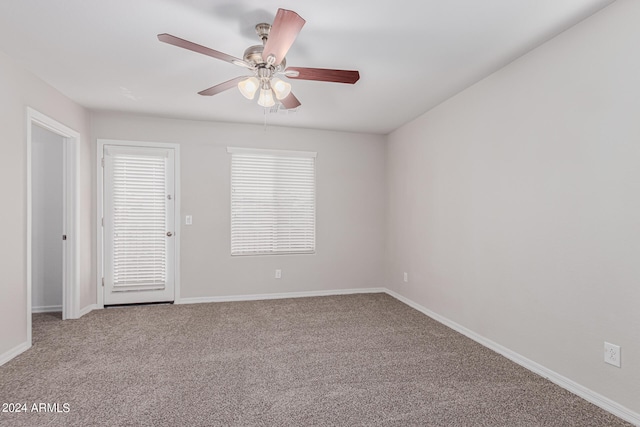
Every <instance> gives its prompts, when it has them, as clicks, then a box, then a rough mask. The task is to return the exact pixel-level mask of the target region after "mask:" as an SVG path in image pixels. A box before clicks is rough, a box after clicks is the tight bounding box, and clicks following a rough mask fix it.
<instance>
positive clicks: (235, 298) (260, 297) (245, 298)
mask: <svg viewBox="0 0 640 427" xmlns="http://www.w3.org/2000/svg"><path fill="white" fill-rule="evenodd" d="M385 292H387V289H385V288H356V289H333V290H328V291H307V292H281V293H272V294H253V295H228V296H220V297H195V298H180V300H178V301H176V302H175V304H200V303H207V302H231V301H259V300H268V299H287V298H306V297H324V296H331V295H350V294H380V293H385Z"/></svg>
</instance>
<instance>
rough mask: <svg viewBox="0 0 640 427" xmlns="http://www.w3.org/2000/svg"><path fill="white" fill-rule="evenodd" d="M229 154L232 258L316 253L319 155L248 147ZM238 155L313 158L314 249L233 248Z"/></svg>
mask: <svg viewBox="0 0 640 427" xmlns="http://www.w3.org/2000/svg"><path fill="white" fill-rule="evenodd" d="M227 153H229V154H230V155H231V156H230V162H229V213H230V218H229V226H230V227H229V228H230V230H229V239H230V240H229V249H230V254H231V256H232V257H244V256H265V255H310V254H315V253H316V244H317V242H316V237H317V234H316V231H317V230H316V228H317V181H316V177H317V164H316V158H317V153H316V152H314V151H292V150H277V149H261V148H246V147H227ZM234 155H238V156H242V155H248V156H264V157H271V158H274V157H275V158H280V159H286V158H311V159H313V163H312V165H313V166H312V167H313V181H312V184H313V185H312V189H313V199H312V203H313V205H312V207H313V226H312V233H313V237H312V238H311V243H312V247H311V248H310V249H305V250H286V251H266V250H264V251H262V250H257V251H251V252H249V251H237V250H236V251H235V252H234V246H233V240H234V237H233V232H234V230H233V227H232V223H233V218H234V200H233V174H234V169H233V156H234Z"/></svg>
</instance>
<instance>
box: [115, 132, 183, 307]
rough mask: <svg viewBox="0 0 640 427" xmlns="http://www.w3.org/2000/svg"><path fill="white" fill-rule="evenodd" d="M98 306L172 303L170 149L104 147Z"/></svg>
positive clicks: (172, 183) (173, 242) (172, 190)
mask: <svg viewBox="0 0 640 427" xmlns="http://www.w3.org/2000/svg"><path fill="white" fill-rule="evenodd" d="M103 155H104V181H103V182H104V204H103V206H104V212H103V214H104V228H103V230H104V240H103V241H104V304H105V305H110V304H131V303H141V302H162V301H173V300H174V282H175V273H174V272H175V239H176V237H175V229H174V227H175V220H174V209H175V207H174V199H175V188H174V150H173V149H168V148H148V147H127V146H116V145H105V146H104V153H103Z"/></svg>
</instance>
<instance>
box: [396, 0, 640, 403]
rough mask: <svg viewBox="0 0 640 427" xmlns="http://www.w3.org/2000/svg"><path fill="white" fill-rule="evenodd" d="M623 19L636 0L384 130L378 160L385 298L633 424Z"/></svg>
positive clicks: (634, 98)
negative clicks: (384, 198) (611, 408)
mask: <svg viewBox="0 0 640 427" xmlns="http://www.w3.org/2000/svg"><path fill="white" fill-rule="evenodd" d="M638 16H640V2H637V1H630V0H620V1H618V2H615V3H613V4H612V5H611V6H609V7H607V8H605V9H604V10H602V11H601V12H599V13H597V14H596V15H594V16H592V17H591V18H588V19H587V20H585V21H583V22H582V23H580V24H578V25H577V26H575V27H573V28H571V29H569V30H568V31H566V32H565V33H563V34H561V35H559V36H558V37H556V38H554V39H552V40H551V41H549V42H547V43H546V44H544V45H542V46H541V47H539V48H537V49H535V50H534V51H532V52H530V53H529V54H527V55H525V56H523V57H521V58H520V59H518V60H517V61H515V62H513V63H512V64H510V65H508V66H507V67H505V68H504V69H502V70H500V71H498V72H497V73H495V74H493V75H491V76H490V77H488V78H486V79H485V80H483V81H481V82H479V83H477V84H475V85H474V86H472V87H470V88H468V89H467V90H465V91H463V92H461V93H460V94H458V95H457V96H455V97H453V98H452V99H450V100H448V101H446V102H445V103H443V104H441V105H440V106H438V107H436V108H434V109H433V110H431V111H430V112H428V113H426V114H424V115H423V116H421V117H419V118H417V119H415V120H414V121H412V122H410V123H408V124H406V125H405V126H403V127H401V128H400V129H398V130H397V131H395V132H393V133H392V134H391V135H390V137H389V151H388V155H389V157H388V170H389V172H388V173H389V188H388V190H389V230H388V233H389V234H388V236H389V247H388V255H389V265H388V267H389V268H388V280H389V283H390V284H391V286H392V288H393V290H395V291H397V292H398V293H400V294H401V295H403V296H405V297H407V298H409V299H411V300H413V301H414V302H417V303H418V304H420V305H422V306H424V307H426V308H427V309H429V310H431V311H433V312H435V313H437V314H439V315H441V316H444V317H446V318H448V319H450V320H452V321H454V322H456V323H458V324H459V325H462V326H464V327H466V328H468V329H470V330H472V331H474V332H476V333H477V334H480V335H481V336H484V337H486V338H488V339H490V340H492V341H494V342H496V343H498V344H501V345H502V346H504V347H507V348H508V349H511V350H512V351H515V352H517V353H519V354H520V355H522V356H524V357H526V358H528V359H530V360H532V361H534V362H537V363H539V364H541V365H543V366H545V367H546V368H548V369H551V370H552V371H555V372H556V373H559V374H560V375H563V376H564V377H566V378H568V379H570V380H572V381H574V382H576V383H578V384H580V385H582V386H584V387H586V388H588V389H590V390H592V391H595V392H596V393H599V394H600V395H603V396H605V397H607V398H609V399H612V400H614V401H615V402H617V403H619V404H620V405H622V406H624V407H626V408H628V409H630V410H632V411H635V413H636V414H637V413H640V399H639V398H638V396H640V310H639V309H638V302H639V301H640V285H639V282H640V262H639V260H640V220H639V218H640V79H639V78H638V76H640V56H639V55H638V46H640V26H638V21H637V17H638ZM404 271H407V272H408V273H409V283H402V273H403V272H404ZM605 340H606V341H609V342H611V343H614V344H618V345H621V346H622V368H621V369H620V368H616V367H613V366H611V365H607V364H605V363H604V362H603V342H604V341H605Z"/></svg>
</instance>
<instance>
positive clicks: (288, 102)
mask: <svg viewBox="0 0 640 427" xmlns="http://www.w3.org/2000/svg"><path fill="white" fill-rule="evenodd" d="M280 102H281V103H282V105H284V108H286V109H287V110H289V109H291V108H296V107H299V106H300V105H302V104H300V101H298V98H296V97H295V95H294V94H293V92H289V95H287V96H286V97H285V98H284V99H281V100H280Z"/></svg>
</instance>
